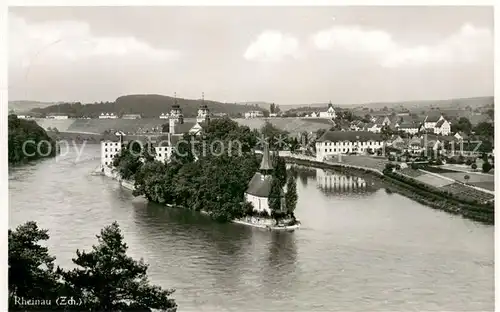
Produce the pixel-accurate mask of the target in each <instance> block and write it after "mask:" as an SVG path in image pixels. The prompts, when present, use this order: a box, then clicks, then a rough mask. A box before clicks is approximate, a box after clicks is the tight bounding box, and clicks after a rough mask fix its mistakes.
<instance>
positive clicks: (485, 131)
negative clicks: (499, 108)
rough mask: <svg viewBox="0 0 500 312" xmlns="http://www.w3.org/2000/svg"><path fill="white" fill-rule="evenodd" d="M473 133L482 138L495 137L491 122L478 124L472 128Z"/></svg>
mask: <svg viewBox="0 0 500 312" xmlns="http://www.w3.org/2000/svg"><path fill="white" fill-rule="evenodd" d="M474 133H475V134H476V135H478V136H482V137H493V136H494V135H495V127H494V125H493V123H491V122H480V123H479V124H478V125H477V126H476V127H475V128H474Z"/></svg>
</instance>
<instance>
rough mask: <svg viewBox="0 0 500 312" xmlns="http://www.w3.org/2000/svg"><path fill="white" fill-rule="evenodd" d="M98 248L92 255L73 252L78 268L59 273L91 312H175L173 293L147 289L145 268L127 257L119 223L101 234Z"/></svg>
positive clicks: (74, 261)
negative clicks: (130, 311)
mask: <svg viewBox="0 0 500 312" xmlns="http://www.w3.org/2000/svg"><path fill="white" fill-rule="evenodd" d="M97 239H98V242H99V244H98V245H97V246H93V247H92V251H90V252H85V251H80V250H77V251H76V255H77V257H76V258H75V259H73V263H74V264H75V265H77V266H78V267H77V268H75V269H73V270H71V271H67V272H63V271H62V272H61V275H62V276H63V280H64V281H65V282H66V283H67V285H69V286H70V287H71V289H72V291H73V292H74V293H75V295H76V296H78V297H79V298H82V301H83V302H84V305H85V308H86V309H88V310H91V311H123V310H127V309H133V310H140V309H142V310H146V311H147V310H149V309H159V310H163V311H172V312H174V311H176V310H177V304H176V303H175V300H174V299H172V298H170V295H172V293H173V292H174V290H172V289H168V290H163V289H162V288H161V287H158V286H152V285H150V283H149V281H148V277H147V269H148V265H146V264H145V263H144V262H143V261H142V259H141V260H140V261H136V260H134V259H132V258H131V257H129V256H127V254H126V253H127V249H128V246H127V245H126V244H125V243H124V242H123V235H122V234H121V231H120V228H119V226H118V223H116V222H114V223H113V224H111V225H110V226H107V227H105V228H104V229H103V230H101V235H98V236H97Z"/></svg>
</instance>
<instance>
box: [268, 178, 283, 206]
mask: <svg viewBox="0 0 500 312" xmlns="http://www.w3.org/2000/svg"><path fill="white" fill-rule="evenodd" d="M282 193H283V189H282V188H281V184H280V181H279V180H278V179H272V180H271V190H270V191H269V198H268V202H269V209H270V210H271V212H273V213H275V212H278V211H281V208H282V206H281V200H282V197H281V196H282Z"/></svg>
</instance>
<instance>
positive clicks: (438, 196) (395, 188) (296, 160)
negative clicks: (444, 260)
mask: <svg viewBox="0 0 500 312" xmlns="http://www.w3.org/2000/svg"><path fill="white" fill-rule="evenodd" d="M299 156H300V157H294V155H293V154H289V155H286V156H285V155H283V157H284V158H285V161H286V162H288V163H292V164H297V165H302V166H310V167H315V168H320V169H327V170H328V169H329V170H335V171H338V172H341V173H342V172H349V171H350V172H357V173H362V174H371V175H373V176H375V177H377V178H379V179H380V180H383V181H385V182H386V183H388V184H389V185H390V186H391V188H390V191H392V192H396V193H399V194H401V195H403V196H405V197H408V198H411V199H413V200H415V201H417V202H419V203H421V204H424V205H426V206H429V207H431V208H434V209H439V210H443V211H446V212H448V213H451V214H458V215H461V216H463V217H465V218H468V219H471V220H474V221H478V222H481V223H484V224H488V225H493V224H494V221H495V220H494V219H495V213H494V212H495V211H494V204H493V203H490V204H472V203H464V202H462V201H460V200H457V199H455V198H453V197H450V196H447V195H446V194H445V192H442V191H439V190H437V189H433V188H432V186H427V185H423V184H417V183H410V181H411V179H405V178H400V177H399V176H398V174H397V173H392V174H384V173H383V172H381V171H380V170H378V169H374V168H369V167H363V166H355V165H350V164H344V163H333V162H320V161H317V160H315V159H313V158H312V157H308V158H306V156H302V155H299Z"/></svg>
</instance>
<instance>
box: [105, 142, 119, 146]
mask: <svg viewBox="0 0 500 312" xmlns="http://www.w3.org/2000/svg"><path fill="white" fill-rule="evenodd" d="M108 144H109V146H113V145H115V146H117V145H118V144H119V142H109V143H108V142H105V143H104V146H108Z"/></svg>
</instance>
